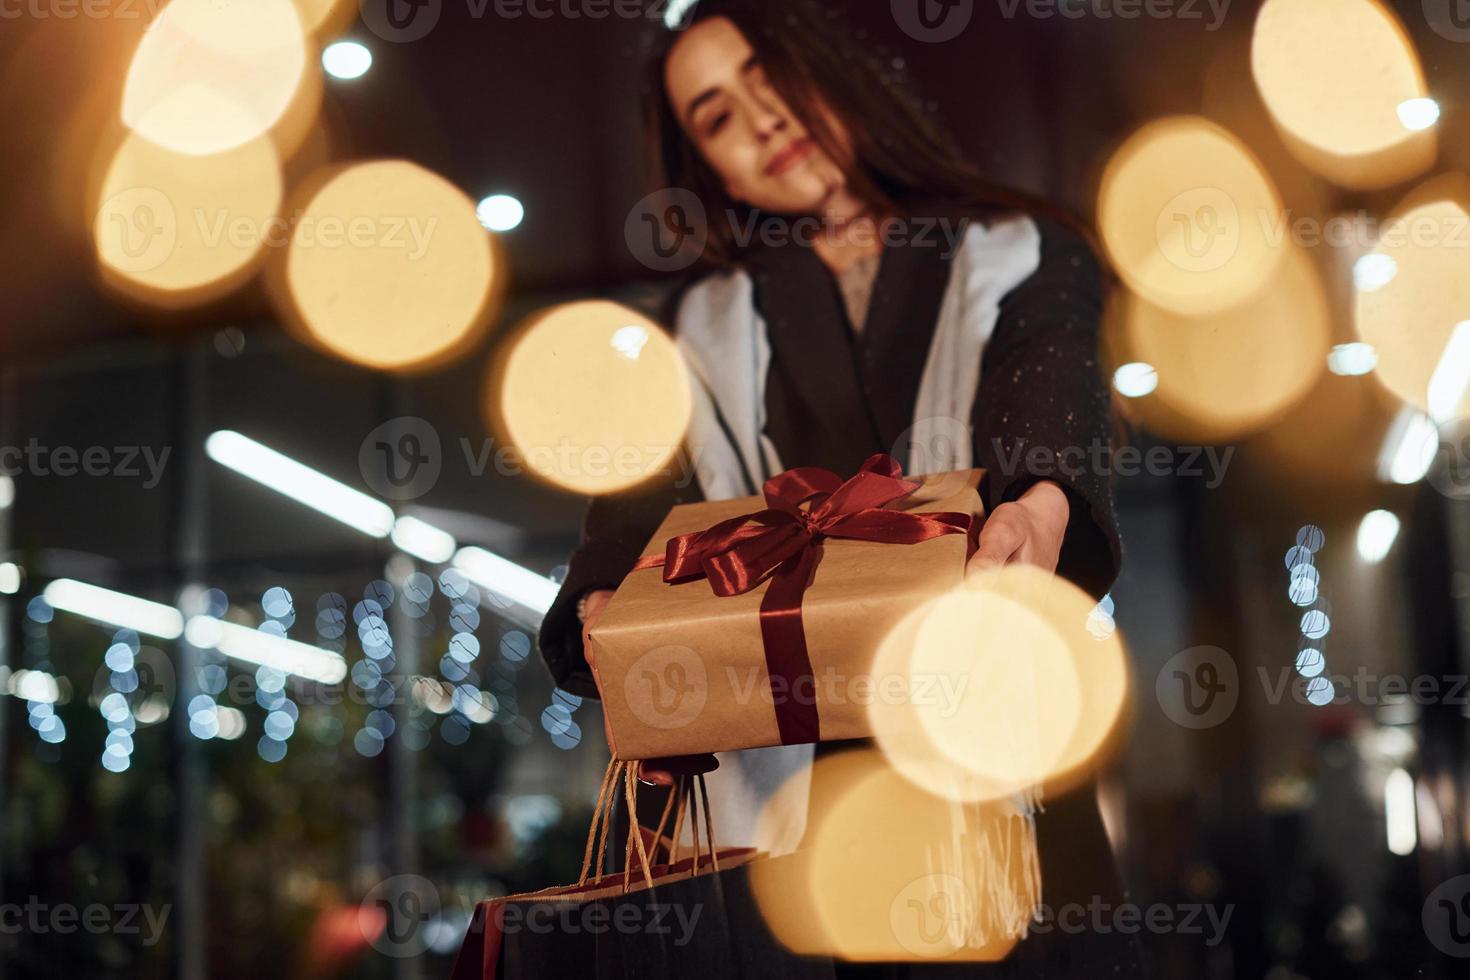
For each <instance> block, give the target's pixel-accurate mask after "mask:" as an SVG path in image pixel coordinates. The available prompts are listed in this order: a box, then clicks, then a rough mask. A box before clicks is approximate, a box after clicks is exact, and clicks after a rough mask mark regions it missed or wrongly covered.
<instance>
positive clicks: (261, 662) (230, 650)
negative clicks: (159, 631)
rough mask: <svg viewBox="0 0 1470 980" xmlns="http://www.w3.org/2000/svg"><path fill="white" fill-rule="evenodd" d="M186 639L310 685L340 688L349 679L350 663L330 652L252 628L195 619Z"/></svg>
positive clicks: (206, 617) (203, 647)
mask: <svg viewBox="0 0 1470 980" xmlns="http://www.w3.org/2000/svg"><path fill="white" fill-rule="evenodd" d="M184 638H185V639H187V640H188V641H189V642H190V643H192V644H194V646H196V647H200V648H202V649H206V650H218V651H219V652H220V653H223V654H224V655H225V656H227V657H230V658H231V659H234V660H243V661H244V662H246V663H250V664H256V665H258V666H263V667H274V668H275V669H276V670H280V671H284V672H285V673H287V674H295V675H296V676H297V677H304V678H306V679H307V680H309V681H320V682H321V683H323V684H336V683H339V682H340V681H341V680H342V678H344V677H346V676H347V661H346V660H343V659H342V657H340V656H339V655H337V654H335V653H333V652H331V651H330V650H323V649H322V648H321V647H314V646H311V645H309V644H306V643H298V642H297V641H295V640H288V639H286V638H285V637H283V636H275V635H273V634H270V633H263V632H261V631H260V630H253V629H251V628H250V627H248V626H241V625H239V624H237V623H230V622H226V621H225V620H223V619H215V618H214V617H213V616H195V617H193V618H191V619H190V620H189V625H188V628H187V629H186V630H185V632H184Z"/></svg>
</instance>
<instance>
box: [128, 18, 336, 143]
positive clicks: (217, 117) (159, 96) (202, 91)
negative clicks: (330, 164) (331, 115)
mask: <svg viewBox="0 0 1470 980" xmlns="http://www.w3.org/2000/svg"><path fill="white" fill-rule="evenodd" d="M309 62H310V59H309V58H308V56H307V43H306V35H305V32H304V30H303V27H302V23H301V17H300V16H299V15H298V14H297V10H296V7H295V6H294V5H293V4H292V3H291V0H173V2H171V3H169V4H168V5H167V6H166V7H164V8H163V9H162V10H161V11H160V12H159V14H158V16H157V18H156V19H155V20H154V22H153V23H152V24H151V25H150V26H149V30H148V32H147V33H146V34H144V35H143V40H142V41H141V43H140V44H139V45H138V49H137V51H136V53H135V54H134V55H133V61H132V65H131V66H130V67H129V69H128V77H127V84H126V87H125V88H124V91H123V105H122V118H123V122H124V123H125V124H127V126H128V127H129V128H131V129H132V130H133V131H134V132H136V133H138V134H139V135H141V136H143V137H145V138H147V139H149V140H151V141H153V142H154V143H157V144H158V145H160V146H163V147H167V148H168V149H171V150H175V151H177V152H180V153H191V154H201V155H202V154H214V153H221V152H224V151H226V150H230V149H233V148H235V147H237V146H241V145H242V144H245V143H248V142H250V141H252V140H254V139H256V138H258V137H260V136H262V135H264V134H266V133H267V132H270V131H271V130H272V129H274V128H275V127H277V125H278V124H279V123H281V122H282V119H283V117H285V116H286V115H287V112H288V109H290V108H291V107H292V104H293V102H297V101H298V96H299V95H300V94H301V93H302V91H303V89H304V86H303V81H304V80H305V79H306V78H307V76H308V75H311V76H312V77H313V78H317V79H318V83H317V84H318V89H319V76H317V75H316V73H315V72H312V71H309V64H308V63H309ZM298 114H299V113H298ZM312 114H314V108H313V109H312V111H310V112H307V113H306V115H308V116H310V115H312ZM308 122H309V119H308ZM293 125H294V123H293ZM300 128H302V129H304V128H305V127H304V125H303V126H301V127H300ZM287 142H289V141H287ZM291 148H292V147H289V146H286V147H283V148H282V149H283V152H286V153H289V152H290V150H291Z"/></svg>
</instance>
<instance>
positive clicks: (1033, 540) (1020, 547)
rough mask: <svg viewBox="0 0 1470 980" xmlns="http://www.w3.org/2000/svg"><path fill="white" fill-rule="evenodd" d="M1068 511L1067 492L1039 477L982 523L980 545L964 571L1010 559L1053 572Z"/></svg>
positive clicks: (1069, 508)
mask: <svg viewBox="0 0 1470 980" xmlns="http://www.w3.org/2000/svg"><path fill="white" fill-rule="evenodd" d="M1070 513H1071V506H1070V505H1069V503H1068V502H1067V495H1066V494H1065V493H1064V492H1063V491H1062V488H1061V487H1060V486H1058V485H1057V484H1056V483H1054V482H1053V481H1051V480H1042V481H1041V482H1040V483H1037V484H1036V485H1035V486H1032V487H1030V488H1029V489H1027V491H1026V492H1025V493H1023V494H1021V496H1020V497H1019V498H1018V499H1016V500H1015V501H1013V502H1011V503H1006V504H1001V505H1000V506H999V507H997V508H995V510H994V511H993V512H991V514H990V515H989V516H988V517H986V518H985V523H984V524H983V525H981V527H980V540H979V546H978V547H977V548H976V549H975V554H974V555H973V556H971V558H970V563H969V565H967V566H966V574H968V575H974V574H976V573H978V572H983V571H985V570H987V569H991V568H999V567H1000V566H1002V565H1007V564H1010V563H1012V562H1016V563H1020V564H1023V565H1035V566H1036V567H1037V568H1041V569H1044V570H1046V571H1048V572H1054V571H1056V570H1057V559H1058V558H1059V557H1060V556H1061V553H1062V537H1063V535H1065V534H1066V532H1067V517H1068V515H1069V514H1070Z"/></svg>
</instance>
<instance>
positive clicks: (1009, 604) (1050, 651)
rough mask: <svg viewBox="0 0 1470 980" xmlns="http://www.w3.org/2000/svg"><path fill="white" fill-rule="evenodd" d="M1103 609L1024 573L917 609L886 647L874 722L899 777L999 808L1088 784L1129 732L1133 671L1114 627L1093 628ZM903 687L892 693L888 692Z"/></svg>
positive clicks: (1042, 576)
mask: <svg viewBox="0 0 1470 980" xmlns="http://www.w3.org/2000/svg"><path fill="white" fill-rule="evenodd" d="M1095 606H1096V603H1095V602H1094V601H1093V600H1092V599H1091V598H1090V597H1089V596H1087V595H1086V594H1085V593H1083V592H1082V591H1081V590H1080V589H1078V588H1077V587H1076V586H1075V585H1073V584H1072V583H1070V582H1068V581H1066V580H1065V579H1061V578H1057V577H1056V576H1054V575H1049V574H1047V573H1045V572H1042V571H1041V570H1039V569H1036V568H1033V567H1031V566H1025V565H1014V566H1006V567H1004V568H1001V569H996V570H994V571H991V572H988V573H986V574H983V575H979V576H972V577H971V578H969V579H967V581H966V583H965V587H964V588H963V589H960V590H958V591H956V592H953V593H950V594H947V595H943V596H940V597H938V598H936V599H934V600H931V601H930V602H928V603H926V604H924V605H923V606H920V607H918V608H917V609H915V610H914V611H913V612H912V613H911V614H910V615H909V616H907V617H906V618H905V619H904V620H903V621H902V622H900V623H899V625H898V626H897V627H896V628H895V629H894V630H892V631H891V632H890V633H889V634H888V635H887V636H885V637H884V638H883V640H882V642H881V643H880V644H879V647H878V652H877V654H876V655H875V657H874V661H873V666H872V668H871V670H872V673H873V675H874V677H875V679H876V680H877V682H878V685H879V686H880V687H881V686H882V685H883V684H884V682H885V681H886V679H887V678H889V677H891V676H897V677H901V678H904V679H905V680H906V681H907V683H906V684H905V685H903V688H904V690H907V691H910V692H912V696H910V697H907V698H904V699H884V698H879V699H874V701H873V703H872V704H871V705H870V708H869V720H870V722H871V723H872V727H873V732H874V735H875V737H876V739H877V743H878V745H879V747H880V748H881V749H882V751H883V752H884V754H885V755H886V756H887V758H888V760H889V761H890V762H891V763H892V765H893V767H894V769H895V770H896V771H897V772H898V773H899V774H901V775H902V776H903V777H904V778H906V779H907V780H909V781H910V782H912V783H913V784H915V785H917V786H919V787H922V788H923V789H925V790H927V791H928V792H929V793H932V794H934V795H937V796H941V797H944V798H947V799H951V800H963V801H982V800H994V799H998V798H1000V797H1003V796H1007V795H1009V794H1012V793H1016V792H1020V791H1023V790H1026V789H1028V788H1030V787H1033V786H1045V787H1048V788H1049V791H1056V790H1059V789H1061V788H1064V787H1066V786H1070V785H1073V784H1074V783H1075V782H1076V780H1077V779H1078V778H1085V776H1086V774H1087V773H1088V772H1090V768H1091V766H1092V765H1093V764H1094V762H1095V760H1096V758H1097V757H1098V755H1099V754H1100V753H1101V751H1102V749H1103V747H1104V746H1105V745H1107V744H1109V743H1110V742H1111V741H1112V740H1113V739H1114V738H1115V737H1116V735H1117V732H1118V730H1119V728H1120V726H1119V720H1120V718H1121V717H1122V714H1123V708H1124V705H1125V703H1126V700H1127V690H1128V680H1127V666H1126V663H1125V660H1124V652H1123V645H1122V641H1121V639H1120V638H1119V636H1118V634H1117V632H1116V631H1113V632H1111V633H1109V634H1108V635H1106V636H1104V637H1101V638H1099V637H1097V636H1095V635H1093V634H1092V633H1091V632H1089V631H1088V629H1087V621H1088V616H1089V614H1090V613H1091V612H1092V610H1093V608H1094V607H1095ZM890 686H893V685H890Z"/></svg>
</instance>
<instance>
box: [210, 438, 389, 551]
mask: <svg viewBox="0 0 1470 980" xmlns="http://www.w3.org/2000/svg"><path fill="white" fill-rule="evenodd" d="M204 451H205V452H206V453H208V454H209V458H210V459H212V460H214V461H215V462H216V463H219V464H220V465H221V466H227V467H229V468H230V469H232V470H234V471H235V472H236V473H239V474H241V475H242V476H248V477H250V479H252V480H255V481H256V482H257V483H261V484H264V485H265V486H267V487H270V488H271V489H272V490H275V491H277V492H278V493H283V494H285V495H286V496H288V497H290V498H292V499H293V500H295V501H297V502H298V503H302V504H305V505H306V506H308V507H310V508H312V509H313V510H316V511H319V512H321V513H323V514H326V515H327V516H328V517H331V518H334V519H336V520H339V521H341V522H342V523H343V524H346V525H348V526H349V527H353V528H356V529H357V530H359V531H361V532H363V533H364V534H370V535H372V536H373V537H375V538H386V537H387V536H388V534H389V532H390V531H392V529H393V508H391V507H389V506H388V505H387V504H385V503H383V502H382V501H381V500H375V499H374V498H372V497H369V496H368V495H367V494H365V493H362V492H361V491H358V490H354V489H352V488H351V487H349V486H348V485H347V484H345V483H342V482H340V481H337V480H334V479H332V478H331V477H330V476H327V475H326V474H325V473H319V472H317V471H316V470H314V469H312V468H311V467H309V466H306V465H303V464H301V463H298V462H296V460H294V459H292V458H291V457H289V456H286V455H283V454H281V453H278V452H276V451H275V450H274V449H271V448H270V447H269V446H266V445H262V444H261V443H258V442H256V441H255V440H254V439H251V438H249V437H248V436H243V435H241V434H240V433H238V432H232V431H230V430H228V429H222V430H220V431H219V432H215V433H212V434H211V435H210V436H209V438H207V439H205V440H204Z"/></svg>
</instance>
